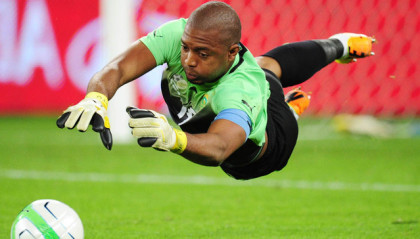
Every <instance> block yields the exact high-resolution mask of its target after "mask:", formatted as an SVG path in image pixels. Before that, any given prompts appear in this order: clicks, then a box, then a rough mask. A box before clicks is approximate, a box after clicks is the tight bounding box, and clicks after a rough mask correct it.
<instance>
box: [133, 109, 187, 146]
mask: <svg viewBox="0 0 420 239" xmlns="http://www.w3.org/2000/svg"><path fill="white" fill-rule="evenodd" d="M127 113H128V115H129V116H130V120H129V126H130V128H131V129H132V134H133V136H134V137H136V138H137V142H138V144H139V145H140V146H142V147H153V148H155V149H158V150H162V151H172V152H174V153H177V154H180V153H182V152H183V151H184V150H185V148H186V147H187V136H186V135H185V133H184V132H183V131H182V130H178V129H174V128H173V127H172V126H171V125H170V124H169V123H168V120H167V119H166V117H165V116H164V115H161V114H159V113H157V112H155V111H153V110H145V109H138V108H136V107H127Z"/></svg>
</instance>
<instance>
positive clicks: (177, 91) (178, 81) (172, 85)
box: [168, 74, 189, 105]
mask: <svg viewBox="0 0 420 239" xmlns="http://www.w3.org/2000/svg"><path fill="white" fill-rule="evenodd" d="M168 86H169V91H170V93H171V95H172V96H175V97H178V98H179V99H180V100H181V102H182V104H183V105H185V104H187V103H188V101H189V99H188V92H187V91H188V82H187V81H186V80H185V79H184V77H182V75H179V74H174V75H173V76H172V77H171V78H170V79H169V85H168Z"/></svg>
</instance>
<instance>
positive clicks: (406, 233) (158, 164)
mask: <svg viewBox="0 0 420 239" xmlns="http://www.w3.org/2000/svg"><path fill="white" fill-rule="evenodd" d="M54 121H55V119H54V118H48V117H40V118H28V117H24V118H17V117H3V118H0V132H1V134H0V136H1V137H0V202H1V204H0V238H8V237H9V234H10V228H11V225H12V222H13V220H14V218H15V217H16V215H17V214H18V213H19V211H20V210H21V209H22V208H24V207H25V206H26V205H27V204H29V203H30V202H32V201H34V200H37V199H41V198H53V199H57V200H60V201H63V202H65V203H67V204H69V205H70V206H72V207H73V208H74V209H75V210H76V211H77V212H78V214H79V215H80V217H81V218H82V220H83V223H84V228H85V237H86V238H88V239H91V238H102V239H103V238H124V239H126V238H420V156H419V155H420V148H419V147H418V146H419V145H420V138H395V139H375V138H369V137H353V136H343V135H337V134H335V133H334V132H333V131H332V130H331V128H330V124H329V121H328V120H314V119H306V120H303V121H302V122H301V125H302V127H301V136H300V139H299V141H298V145H297V146H296V149H295V152H294V154H293V157H292V159H291V161H290V163H289V164H288V166H287V167H286V168H285V169H284V170H282V171H281V172H278V173H274V174H272V175H269V176H266V177H263V178H262V179H257V180H253V181H251V182H250V183H251V184H250V183H247V182H241V181H235V180H233V179H230V178H229V177H228V176H226V175H224V174H223V172H222V171H221V170H220V169H218V168H212V167H203V166H199V165H195V164H193V163H190V162H188V161H187V160H185V159H183V158H181V157H179V156H176V155H173V154H171V153H164V152H157V151H155V150H152V149H142V148H140V147H138V146H137V145H135V144H134V143H133V144H130V145H114V148H113V150H112V151H110V152H109V151H107V150H106V149H105V148H104V147H103V146H102V145H101V143H100V140H99V136H98V135H97V134H95V133H93V132H87V133H83V134H82V133H79V132H77V131H75V130H73V131H69V130H67V129H62V130H61V129H58V128H56V126H55V122H54ZM314 122H315V123H316V126H314ZM320 126H321V128H322V130H321V131H319V132H318V133H319V134H320V135H323V136H325V134H327V137H320V138H321V139H317V140H314V139H313V138H314V137H312V136H313V135H314V133H313V132H312V131H311V130H312V129H313V128H316V127H320ZM133 142H134V140H133ZM14 173H16V175H17V176H18V175H21V177H20V178H15V176H16V175H15V174H14ZM22 175H23V176H22ZM136 175H142V176H145V177H146V178H147V179H150V178H152V179H156V180H155V181H153V180H151V181H150V182H147V180H146V181H144V180H143V179H138V178H136ZM17 176H16V177H17ZM195 176H201V177H202V178H204V179H206V180H207V181H206V182H207V183H208V184H204V183H203V184H200V181H199V180H198V179H200V178H198V179H197V178H195ZM171 177H173V178H174V180H173V181H172V180H171ZM161 178H163V179H165V180H166V181H165V180H163V181H159V179H161ZM180 179H183V180H180ZM189 180H190V181H189ZM194 180H195V181H194ZM197 180H198V181H197ZM209 180H210V181H209ZM212 180H213V181H212ZM197 182H198V183H197ZM253 182H255V184H254V185H252V183H253ZM268 182H275V183H274V185H271V184H268ZM281 182H283V183H285V182H286V183H285V184H282V183H281ZM287 182H289V184H287ZM195 183H196V184H195ZM276 183H278V184H276ZM300 183H302V184H300ZM334 183H336V184H337V185H339V186H340V185H344V186H343V187H338V188H335V187H334V185H336V184H334ZM270 185H271V186H270ZM319 185H321V186H319ZM325 185H327V186H325ZM328 185H330V186H331V185H333V186H331V187H328ZM366 185H367V187H365V186H366ZM372 185H373V186H375V185H376V188H375V187H373V186H372ZM381 185H382V186H384V188H381ZM317 186H319V187H317Z"/></svg>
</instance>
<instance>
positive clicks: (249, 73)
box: [140, 18, 270, 155]
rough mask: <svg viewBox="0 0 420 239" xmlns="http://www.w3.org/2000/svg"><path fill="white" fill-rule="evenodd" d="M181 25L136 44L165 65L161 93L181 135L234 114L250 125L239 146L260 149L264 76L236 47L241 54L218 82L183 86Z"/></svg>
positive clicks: (249, 56)
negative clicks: (232, 111) (242, 114)
mask: <svg viewBox="0 0 420 239" xmlns="http://www.w3.org/2000/svg"><path fill="white" fill-rule="evenodd" d="M186 22H187V19H183V18H181V19H178V20H175V21H171V22H168V23H166V24H164V25H162V26H161V27H159V28H158V29H156V30H155V31H153V32H151V33H149V34H148V35H147V36H144V37H142V38H141V39H140V40H141V41H142V42H143V43H144V44H145V45H146V46H147V47H148V48H149V50H150V51H151V52H152V54H153V56H154V57H155V60H156V63H157V65H162V64H165V63H166V64H167V68H166V70H165V71H164V73H163V76H162V82H161V84H162V94H163V97H164V99H165V101H166V103H167V105H168V108H169V112H170V114H171V116H172V118H173V120H174V121H175V122H176V123H177V124H178V125H179V126H180V127H181V128H182V129H183V130H184V131H186V132H189V133H204V132H207V130H208V128H209V126H210V124H211V122H212V121H213V120H214V118H215V117H216V116H217V115H218V114H219V113H220V112H221V111H222V110H225V109H239V110H242V111H244V112H246V114H247V115H248V116H249V118H250V120H251V125H250V129H251V130H250V134H249V137H248V140H247V143H246V144H245V145H247V146H249V145H250V143H251V142H252V143H251V144H255V146H258V148H260V147H261V146H262V145H263V144H264V142H265V129H266V125H267V99H268V97H269V96H270V90H269V84H268V82H267V81H266V79H265V73H264V72H263V70H262V69H261V68H260V67H259V66H258V64H257V63H256V61H255V59H254V57H253V55H252V54H251V53H250V52H249V51H248V50H247V49H246V48H245V47H244V46H243V45H242V44H240V46H241V50H240V51H239V53H238V54H237V56H236V58H235V61H234V63H233V65H232V67H231V68H230V70H229V71H228V72H227V73H226V74H225V75H223V76H222V77H221V78H220V79H219V80H217V81H216V82H212V83H204V84H200V85H199V84H193V83H191V82H189V81H188V80H187V77H186V75H185V72H184V69H183V67H182V65H181V37H182V34H183V32H184V28H185V25H186ZM245 145H244V146H245ZM242 148H244V147H242ZM251 148H252V147H251ZM254 148H255V147H254ZM241 155H242V154H241Z"/></svg>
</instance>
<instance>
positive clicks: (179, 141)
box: [171, 129, 187, 154]
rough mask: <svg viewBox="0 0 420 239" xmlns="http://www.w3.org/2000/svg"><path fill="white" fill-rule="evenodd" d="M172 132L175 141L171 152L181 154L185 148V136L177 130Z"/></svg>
mask: <svg viewBox="0 0 420 239" xmlns="http://www.w3.org/2000/svg"><path fill="white" fill-rule="evenodd" d="M174 132H175V136H176V141H175V144H174V146H173V147H172V148H171V152H173V153H176V154H181V153H182V152H184V150H185V148H186V147H187V135H186V134H185V133H184V131H182V130H179V129H174Z"/></svg>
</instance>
